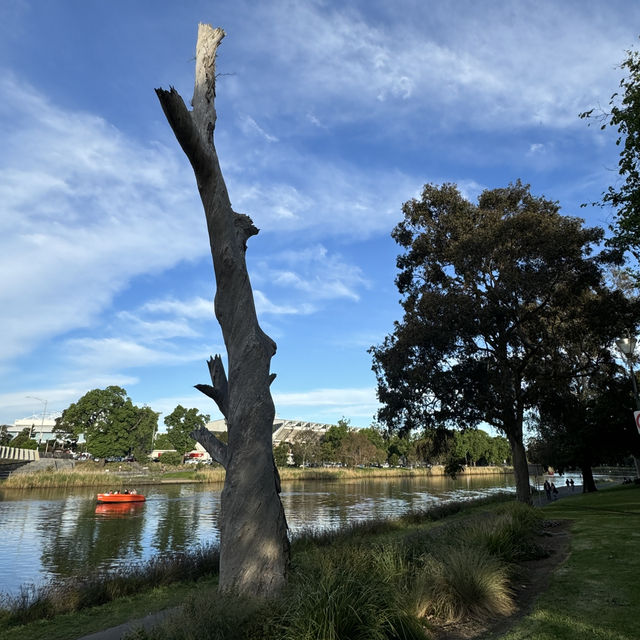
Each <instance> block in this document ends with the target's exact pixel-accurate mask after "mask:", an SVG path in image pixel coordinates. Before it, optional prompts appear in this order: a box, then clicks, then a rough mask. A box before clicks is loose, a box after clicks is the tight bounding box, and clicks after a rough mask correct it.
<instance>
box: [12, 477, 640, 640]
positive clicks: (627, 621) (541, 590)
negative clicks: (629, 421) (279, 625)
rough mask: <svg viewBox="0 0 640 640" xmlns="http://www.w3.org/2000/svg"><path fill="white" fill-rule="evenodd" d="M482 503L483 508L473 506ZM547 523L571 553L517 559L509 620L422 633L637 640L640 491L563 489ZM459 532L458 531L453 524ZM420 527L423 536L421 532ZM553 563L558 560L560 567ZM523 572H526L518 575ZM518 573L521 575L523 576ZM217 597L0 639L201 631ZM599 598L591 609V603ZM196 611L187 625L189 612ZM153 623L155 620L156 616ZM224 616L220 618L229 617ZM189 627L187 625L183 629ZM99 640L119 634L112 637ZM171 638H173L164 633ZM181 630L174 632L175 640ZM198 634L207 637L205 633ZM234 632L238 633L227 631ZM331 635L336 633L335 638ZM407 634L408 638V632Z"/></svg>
mask: <svg viewBox="0 0 640 640" xmlns="http://www.w3.org/2000/svg"><path fill="white" fill-rule="evenodd" d="M480 509H486V507H480ZM477 512H478V507H474V506H468V505H467V506H465V507H464V508H463V510H461V511H459V512H458V513H453V514H450V515H449V516H448V517H447V518H446V519H444V520H442V521H441V522H436V523H433V522H431V523H424V522H423V523H422V524H415V525H410V526H411V527H412V529H411V530H408V529H407V528H406V527H407V526H409V523H405V525H403V526H402V527H400V528H399V527H397V526H396V527H395V529H394V527H393V526H391V527H387V528H386V529H385V528H384V527H380V526H378V527H377V528H375V527H372V526H370V527H368V529H367V530H365V529H362V530H361V531H359V532H357V536H356V537H355V538H354V537H353V536H352V537H351V541H349V539H348V538H346V539H345V538H344V534H338V535H342V536H343V541H342V543H344V542H345V540H346V543H347V544H353V543H356V544H357V545H358V547H360V548H362V547H363V545H364V546H367V547H369V546H371V545H373V546H374V547H375V545H378V547H377V548H381V547H380V546H379V545H384V544H388V543H391V542H393V541H394V540H397V539H398V538H399V537H403V538H404V537H406V535H407V533H411V536H412V537H413V538H414V539H415V538H416V537H417V536H420V535H428V532H429V531H430V530H434V527H436V529H437V528H439V527H441V526H443V525H448V526H454V527H455V526H458V525H457V524H456V523H460V522H464V521H467V520H469V518H470V517H473V515H474V513H476V514H477ZM540 513H541V514H542V515H543V517H544V519H545V521H546V523H547V524H546V526H545V527H544V529H543V533H544V535H543V538H542V543H543V544H545V540H546V541H547V542H549V541H552V542H553V545H555V548H558V549H559V548H560V547H558V543H561V542H562V537H563V536H564V537H565V539H566V538H567V537H568V535H567V533H568V534H569V535H570V548H569V553H568V554H565V553H563V552H562V551H561V550H560V551H558V552H554V553H553V554H552V555H551V556H550V557H548V558H542V559H539V560H529V561H527V562H525V563H523V564H521V565H520V566H521V571H519V572H518V573H517V574H516V577H517V583H516V584H517V585H519V586H517V587H516V588H518V589H519V595H518V597H517V599H516V603H517V610H516V611H514V612H513V613H512V614H511V615H509V616H498V617H497V618H494V619H493V620H490V621H489V622H485V623H482V624H481V623H478V622H477V620H471V619H470V620H462V621H460V622H459V623H456V624H454V625H448V626H447V627H445V628H440V630H438V628H437V627H436V626H434V625H430V627H431V630H430V631H429V634H427V635H425V636H424V637H425V638H437V639H438V640H445V639H446V640H461V639H462V638H467V639H469V638H474V637H482V638H483V640H524V639H525V638H526V639H528V640H547V639H548V638H554V640H584V638H594V639H602V640H613V639H615V640H636V638H637V634H636V624H637V622H636V621H637V620H638V617H639V616H640V587H639V585H638V583H637V580H636V576H637V575H638V572H639V571H640V558H639V557H638V554H637V553H636V551H637V549H636V547H637V531H636V522H637V516H638V515H640V488H638V487H637V486H634V485H624V486H615V487H611V488H608V489H607V490H605V491H599V492H597V493H595V494H579V495H578V494H573V495H572V494H567V496H566V498H561V499H559V500H557V501H555V502H552V503H550V504H548V505H545V506H544V507H543V508H542V509H540ZM456 530H457V531H458V532H459V529H456ZM421 532H422V533H421ZM324 542H325V544H324V545H323V547H322V548H323V549H324V551H323V552H322V553H325V552H326V551H328V550H329V549H333V548H335V547H336V542H337V541H336V540H335V539H334V538H331V536H328V537H327V538H326V540H325V541H324ZM306 553H308V550H305V549H304V548H300V547H297V548H296V547H295V545H294V563H300V562H303V561H305V560H304V558H305V554H306ZM558 561H560V562H561V564H560V565H558V564H557V563H558ZM523 572H526V574H525V573H523ZM525 578H526V579H525ZM218 599H219V597H218V595H217V594H216V591H215V580H213V581H211V580H209V581H208V582H207V581H206V580H205V581H202V582H197V583H180V584H176V585H169V586H165V587H161V588H159V589H154V590H153V591H151V592H147V593H140V594H138V595H136V596H132V597H130V598H126V599H122V600H118V601H115V602H112V603H110V604H108V605H104V606H102V607H95V608H93V609H90V610H88V611H84V612H77V613H73V614H67V615H64V616H59V617H56V618H54V619H52V620H45V621H40V622H34V623H31V624H27V625H23V626H21V627H14V628H8V627H7V626H5V625H3V624H2V623H0V635H2V637H3V638H6V640H24V638H30V639H31V640H45V639H46V640H76V639H78V638H80V637H81V636H85V635H87V634H90V633H94V632H97V631H98V630H100V629H107V628H112V627H115V626H116V625H120V624H122V623H125V622H126V621H128V620H129V621H130V620H136V619H142V618H145V616H147V615H148V614H150V613H152V612H154V611H160V610H163V609H165V608H171V609H172V613H171V615H170V620H171V622H172V624H173V628H174V629H176V628H178V629H179V628H180V626H181V625H182V627H183V628H184V629H185V630H189V629H190V630H191V631H192V630H193V629H194V628H195V627H194V626H193V625H196V627H197V628H201V629H203V627H201V625H200V623H202V616H206V615H207V612H206V611H205V610H201V609H199V608H198V607H197V606H196V604H197V603H200V605H202V604H203V603H205V602H207V603H210V604H211V605H213V608H215V602H216V600H218ZM177 603H180V604H183V603H190V604H189V605H188V606H187V609H186V612H187V613H186V615H187V617H184V616H185V614H184V613H178V612H177V611H175V610H174V609H173V607H174V606H175V605H176V604H177ZM595 603H598V606H595ZM194 615H195V616H196V617H197V616H201V617H200V618H199V620H198V621H196V622H194V621H193V620H192V619H190V618H189V617H188V616H194ZM152 620H155V621H156V622H157V621H158V618H153V619H152ZM227 621H228V620H227ZM208 623H209V624H210V626H211V629H215V628H218V627H217V621H215V620H208ZM189 625H192V626H191V627H190V626H189ZM106 637H109V638H113V639H114V640H115V638H119V637H120V636H119V635H113V634H112V635H110V636H109V635H108V636H106ZM166 637H167V635H166V634H165V635H164V636H163V635H158V636H155V635H142V634H138V635H137V636H136V638H139V639H142V638H147V639H151V638H154V639H155V638H166ZM168 637H171V638H174V636H168ZM181 637H182V636H175V638H176V639H178V638H181ZM198 637H201V638H202V640H207V638H212V637H220V638H222V637H224V636H213V635H208V634H207V633H205V632H204V631H203V633H202V634H201V635H200V636H198ZM230 637H238V636H230ZM336 637H338V636H336ZM408 637H409V636H408ZM411 637H415V636H411Z"/></svg>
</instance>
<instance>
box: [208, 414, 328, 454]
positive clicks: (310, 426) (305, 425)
mask: <svg viewBox="0 0 640 640" xmlns="http://www.w3.org/2000/svg"><path fill="white" fill-rule="evenodd" d="M331 426H333V425H330V424H321V423H319V422H307V421H305V420H286V419H284V418H275V419H274V420H273V435H272V439H273V446H274V447H275V446H277V445H279V444H280V443H281V442H288V443H289V444H293V443H294V442H295V440H296V439H297V437H298V436H299V435H300V434H301V433H302V432H303V431H313V432H314V433H315V434H317V435H318V438H320V437H321V436H323V435H324V434H325V433H326V432H327V429H329V427H331ZM206 427H207V429H209V431H211V432H212V433H214V434H215V433H222V432H225V431H226V430H227V422H226V420H225V419H224V418H222V419H220V420H214V421H213V422H208V423H207V425H206Z"/></svg>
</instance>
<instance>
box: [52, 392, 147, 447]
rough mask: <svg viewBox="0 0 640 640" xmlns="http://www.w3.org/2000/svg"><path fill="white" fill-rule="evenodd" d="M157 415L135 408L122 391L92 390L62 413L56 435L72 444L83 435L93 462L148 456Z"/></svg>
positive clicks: (57, 424)
mask: <svg viewBox="0 0 640 640" xmlns="http://www.w3.org/2000/svg"><path fill="white" fill-rule="evenodd" d="M158 415H159V414H158V413H156V412H155V411H152V410H151V409H150V408H149V407H137V406H135V405H134V404H133V402H132V401H131V398H129V396H128V395H127V392H126V391H125V390H124V389H123V388H122V387H116V386H110V387H107V388H106V389H93V390H92V391H89V392H88V393H85V395H84V396H82V398H80V399H79V400H78V401H77V402H75V403H73V404H72V405H70V406H69V408H67V409H65V410H64V411H63V412H62V416H61V417H60V418H58V419H57V420H56V434H57V435H58V436H59V437H61V438H64V439H69V440H75V441H77V439H78V438H79V436H80V435H81V434H82V435H84V439H85V441H86V444H87V451H89V453H91V454H92V455H93V456H95V457H96V458H106V457H108V456H126V455H131V454H133V455H136V453H137V455H138V456H139V457H141V456H142V455H144V454H148V453H149V452H150V451H151V447H152V442H151V441H152V438H153V433H154V431H155V430H156V429H157V426H158Z"/></svg>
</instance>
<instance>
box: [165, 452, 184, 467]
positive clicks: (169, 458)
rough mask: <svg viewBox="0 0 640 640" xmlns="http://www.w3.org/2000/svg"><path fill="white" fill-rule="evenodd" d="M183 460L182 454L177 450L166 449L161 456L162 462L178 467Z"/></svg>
mask: <svg viewBox="0 0 640 640" xmlns="http://www.w3.org/2000/svg"><path fill="white" fill-rule="evenodd" d="M182 460H183V456H182V454H181V453H178V452H177V451H165V452H164V453H163V454H162V455H161V456H160V462H162V464H169V465H171V466H175V467H177V466H178V465H179V464H182Z"/></svg>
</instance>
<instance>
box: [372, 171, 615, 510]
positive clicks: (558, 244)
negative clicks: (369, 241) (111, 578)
mask: <svg viewBox="0 0 640 640" xmlns="http://www.w3.org/2000/svg"><path fill="white" fill-rule="evenodd" d="M403 214H404V218H403V220H402V221H401V222H400V223H399V224H398V225H397V226H396V227H395V229H394V230H393V233H392V236H393V238H394V239H395V240H396V242H397V243H398V244H399V245H400V246H401V247H402V249H403V253H401V254H400V255H399V256H398V258H397V266H398V270H399V273H398V276H397V278H396V285H397V287H398V290H399V291H400V293H401V294H402V301H401V303H402V307H403V311H404V315H403V319H402V321H401V322H396V323H395V324H394V330H393V333H392V334H390V335H389V336H387V338H386V339H385V341H384V343H383V344H382V345H380V346H377V347H372V349H371V350H370V351H371V353H372V355H373V369H374V371H375V373H376V377H377V380H378V397H379V399H380V401H381V402H382V405H383V406H382V408H381V409H380V412H379V416H378V417H379V419H380V420H381V421H382V422H383V423H385V424H386V425H387V426H388V427H389V428H390V429H399V430H400V431H407V430H411V429H415V428H420V429H423V428H425V427H427V428H433V429H438V428H442V427H443V426H454V427H458V426H460V427H474V426H477V425H478V424H481V423H483V422H484V423H487V424H489V425H491V426H493V427H495V428H496V429H498V430H499V431H500V432H501V433H504V434H505V435H506V437H507V439H508V440H509V444H510V446H511V451H512V458H513V464H514V467H515V472H516V484H517V496H518V499H519V500H522V501H525V502H528V501H529V500H530V496H529V476H528V468H527V461H526V455H525V451H524V444H523V421H524V416H525V413H526V412H527V410H529V409H530V408H531V407H534V406H535V405H536V402H537V397H536V395H535V393H536V389H535V387H534V386H532V385H531V384H529V381H530V380H532V379H535V377H536V374H537V373H538V372H539V370H540V368H541V366H542V365H543V364H544V363H545V362H546V361H547V360H548V359H550V358H551V359H553V358H554V357H555V354H556V352H557V351H558V349H559V348H560V347H561V344H560V342H559V336H558V331H557V329H558V327H559V326H560V325H562V324H563V323H566V322H568V321H570V320H571V318H573V317H577V316H579V315H580V314H581V313H582V312H583V308H582V294H583V292H585V291H588V290H590V289H592V288H598V287H600V286H601V285H602V270H601V265H600V264H599V262H598V259H597V258H595V257H592V256H591V253H592V251H593V248H594V247H595V246H596V245H597V244H598V243H599V242H600V241H601V240H602V238H603V231H602V230H601V229H599V228H586V227H583V224H582V220H581V219H579V218H575V217H569V216H563V215H561V214H560V211H559V206H558V204H557V203H556V202H554V201H551V200H549V199H547V198H545V197H537V196H534V195H532V194H531V192H530V188H529V186H528V185H524V184H522V183H521V182H520V181H517V182H516V183H514V184H510V185H509V186H508V187H506V188H499V189H492V190H486V191H484V192H483V193H482V194H481V195H480V196H479V198H478V203H477V204H473V203H472V202H470V201H468V200H467V199H465V198H464V197H463V196H462V194H461V193H460V191H459V190H458V188H457V187H456V186H455V185H453V184H444V185H442V186H435V185H431V184H427V185H425V187H424V189H423V192H422V197H421V199H420V200H416V199H413V200H410V201H408V202H406V203H405V204H404V206H403Z"/></svg>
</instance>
